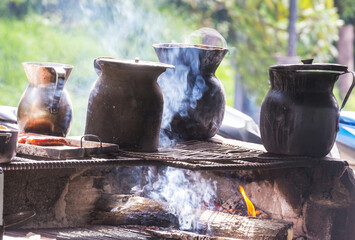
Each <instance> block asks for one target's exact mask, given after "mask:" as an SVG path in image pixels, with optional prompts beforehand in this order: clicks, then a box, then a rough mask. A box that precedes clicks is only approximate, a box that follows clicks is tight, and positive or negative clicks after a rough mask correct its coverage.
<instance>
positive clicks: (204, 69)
mask: <svg viewBox="0 0 355 240" xmlns="http://www.w3.org/2000/svg"><path fill="white" fill-rule="evenodd" d="M153 47H154V49H155V52H156V53H157V55H158V58H159V61H160V62H163V63H168V64H172V65H174V66H175V69H169V70H167V71H166V72H165V73H164V74H162V75H161V76H160V77H159V81H158V82H159V85H160V87H161V88H162V91H163V93H164V99H165V105H164V116H163V124H162V128H163V129H162V132H163V133H165V134H167V136H168V137H169V138H170V139H177V140H192V139H197V140H206V139H208V138H211V137H213V136H214V135H215V134H216V133H217V131H218V129H219V127H220V126H221V124H222V120H223V116H224V109H225V94H224V89H223V85H222V83H221V82H220V80H219V79H218V78H217V77H216V76H215V71H216V69H217V67H218V66H219V64H220V63H221V61H222V60H223V58H224V56H225V55H226V53H227V52H228V49H225V48H220V47H212V46H205V45H187V44H155V45H153Z"/></svg>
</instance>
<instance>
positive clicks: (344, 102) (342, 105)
mask: <svg viewBox="0 0 355 240" xmlns="http://www.w3.org/2000/svg"><path fill="white" fill-rule="evenodd" d="M346 73H351V74H352V75H353V82H352V83H351V86H350V87H349V90H348V92H347V93H346V95H345V98H344V100H343V103H342V104H341V107H340V111H341V110H342V109H343V107H344V106H345V104H346V102H347V101H348V98H349V97H350V94H351V92H352V90H353V88H354V86H355V72H353V71H346V72H345V73H344V74H346Z"/></svg>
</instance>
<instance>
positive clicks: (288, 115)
mask: <svg viewBox="0 0 355 240" xmlns="http://www.w3.org/2000/svg"><path fill="white" fill-rule="evenodd" d="M304 62H305V63H307V64H292V65H275V66H271V67H270V68H269V75H270V83H271V87H270V90H269V92H268V93H267V95H266V97H265V99H264V101H263V103H262V106H261V114H260V132H261V138H262V143H263V145H264V146H265V148H266V150H267V151H268V152H270V153H276V154H286V155H304V156H311V157H323V156H325V155H327V154H328V153H329V152H330V150H331V148H332V147H333V144H334V142H335V138H336V135H337V131H338V129H339V128H338V123H339V116H340V111H339V107H338V104H337V101H336V99H335V97H334V95H333V87H334V84H335V82H336V81H337V80H338V78H339V76H340V75H341V74H344V73H348V72H349V71H348V70H347V66H343V65H337V64H318V63H317V64H311V62H312V61H304ZM351 73H352V74H353V75H354V73H353V72H351ZM353 87H354V80H353V84H352V86H351V88H350V89H349V91H348V93H347V95H346V97H345V99H344V101H343V104H342V106H341V108H340V109H342V108H343V107H344V105H345V103H346V101H347V99H348V97H349V96H350V93H351V91H352V89H353Z"/></svg>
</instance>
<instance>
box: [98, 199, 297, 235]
mask: <svg viewBox="0 0 355 240" xmlns="http://www.w3.org/2000/svg"><path fill="white" fill-rule="evenodd" d="M96 209H97V211H96V212H95V215H94V220H93V224H101V225H144V226H159V227H176V228H177V227H178V220H177V217H176V216H173V215H172V214H170V213H169V211H168V205H167V204H165V203H163V202H159V201H155V200H151V199H148V198H143V197H137V196H133V195H107V194H106V195H104V196H103V197H102V198H101V199H100V200H99V201H98V202H97V204H96ZM198 221H199V225H200V226H201V227H202V228H201V230H203V231H204V232H205V234H208V235H211V236H221V237H219V238H217V237H214V238H213V237H212V238H211V237H209V238H204V237H203V236H205V235H201V236H200V237H201V238H199V236H198V235H199V234H194V233H190V235H189V234H187V233H186V232H185V231H179V230H167V232H164V231H165V230H164V231H163V230H161V231H160V230H159V231H155V233H154V234H158V235H160V239H206V240H207V239H228V238H232V239H269V240H272V239H274V240H285V239H287V240H288V239H292V234H293V233H292V223H291V222H286V221H283V220H275V219H259V218H252V217H244V216H238V215H231V214H229V213H224V212H218V211H211V210H202V211H201V212H200V215H199V217H198ZM185 233H186V234H185ZM179 234H180V235H179ZM169 236H170V237H169ZM178 236H180V237H182V236H184V237H183V238H178Z"/></svg>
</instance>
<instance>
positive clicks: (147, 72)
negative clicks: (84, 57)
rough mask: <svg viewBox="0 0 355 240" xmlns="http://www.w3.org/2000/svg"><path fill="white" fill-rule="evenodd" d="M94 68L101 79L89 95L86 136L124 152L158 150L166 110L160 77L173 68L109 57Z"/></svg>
mask: <svg viewBox="0 0 355 240" xmlns="http://www.w3.org/2000/svg"><path fill="white" fill-rule="evenodd" d="M94 66H95V70H96V72H97V73H98V76H99V78H98V79H97V80H96V82H95V83H94V86H93V87H92V90H91V93H90V98H89V104H88V111H87V117H86V127H85V134H94V135H97V136H98V137H99V138H100V140H101V141H103V142H108V143H115V144H118V145H119V147H120V148H123V149H128V150H134V151H145V152H152V151H156V150H157V149H158V144H159V132H160V124H161V118H162V111H163V95H162V92H161V90H160V88H159V85H158V83H157V78H158V76H159V75H160V74H161V73H162V72H164V71H165V70H166V69H167V68H173V66H171V65H166V64H161V63H154V62H145V61H139V60H138V59H136V60H135V61H131V60H118V59H114V58H106V57H101V58H97V59H95V61H94ZM93 140H95V139H93Z"/></svg>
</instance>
